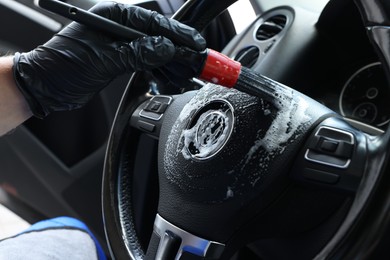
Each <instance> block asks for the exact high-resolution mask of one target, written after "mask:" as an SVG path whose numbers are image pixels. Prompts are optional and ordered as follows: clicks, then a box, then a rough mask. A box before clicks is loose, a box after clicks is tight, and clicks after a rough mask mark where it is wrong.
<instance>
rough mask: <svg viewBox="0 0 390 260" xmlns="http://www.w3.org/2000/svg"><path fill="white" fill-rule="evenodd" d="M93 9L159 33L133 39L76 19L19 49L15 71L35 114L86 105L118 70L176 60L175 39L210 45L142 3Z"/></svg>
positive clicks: (103, 4) (193, 46)
mask: <svg viewBox="0 0 390 260" xmlns="http://www.w3.org/2000/svg"><path fill="white" fill-rule="evenodd" d="M90 11H92V12H94V13H96V14H98V15H101V16H104V17H107V18H109V19H111V20H114V21H116V22H118V23H120V24H123V25H125V26H128V27H131V28H134V29H136V30H139V31H141V32H144V33H145V34H147V35H154V37H151V36H147V37H144V38H141V39H137V40H134V41H132V42H130V43H128V42H124V41H123V40H121V39H115V38H113V37H112V36H109V35H106V34H104V33H101V32H98V31H95V30H93V29H91V28H87V27H86V26H84V25H81V24H79V23H76V22H73V23H71V24H69V25H68V26H66V27H65V28H64V29H63V30H61V31H60V32H59V33H58V34H56V35H55V36H53V38H52V39H50V40H49V41H48V42H46V43H45V44H44V45H42V46H39V47H37V48H36V49H34V50H32V51H30V52H27V53H16V54H15V58H14V77H15V80H16V83H17V85H18V87H19V89H20V90H21V91H22V93H23V94H24V96H25V98H26V100H27V102H28V103H29V106H30V108H31V110H32V112H33V114H34V115H35V116H37V117H40V118H43V117H45V116H47V115H48V114H49V113H50V112H52V111H61V110H72V109H76V108H79V107H82V106H83V105H84V104H85V103H86V102H88V101H89V100H90V99H91V98H92V96H93V95H94V94H95V93H97V92H99V91H100V90H101V89H102V88H104V87H105V86H107V85H108V84H109V83H110V82H111V81H112V80H113V79H114V78H115V77H116V76H118V75H121V74H123V73H126V72H127V73H131V72H134V71H140V70H152V69H154V68H157V67H160V66H162V65H164V64H166V63H168V62H169V61H171V60H172V58H173V56H174V54H175V46H174V45H178V46H187V47H189V48H191V49H194V50H197V51H201V50H203V49H204V48H205V47H206V42H205V40H204V39H203V37H202V36H201V35H200V34H199V33H198V32H197V31H196V30H195V29H193V28H191V27H189V26H186V25H184V24H181V23H179V22H177V21H175V20H171V19H168V18H166V17H164V16H162V15H160V14H158V13H156V12H152V11H149V10H146V9H143V8H140V7H136V6H130V5H124V4H119V3H114V2H101V3H99V4H97V5H95V6H94V7H92V8H91V10H90Z"/></svg>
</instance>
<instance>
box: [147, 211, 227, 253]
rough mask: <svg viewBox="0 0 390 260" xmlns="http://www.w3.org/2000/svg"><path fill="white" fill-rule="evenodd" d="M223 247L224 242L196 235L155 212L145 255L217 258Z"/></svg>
mask: <svg viewBox="0 0 390 260" xmlns="http://www.w3.org/2000/svg"><path fill="white" fill-rule="evenodd" d="M224 248H225V245H224V244H221V243H218V242H215V241H210V240H207V239H204V238H201V237H198V236H196V235H194V234H192V233H190V232H187V231H185V230H183V229H181V228H179V227H177V226H175V225H174V224H172V223H170V222H169V221H167V220H165V219H164V218H163V217H161V216H160V215H159V214H157V215H156V219H155V222H154V232H153V234H152V238H151V242H150V243H149V248H148V251H147V254H146V257H147V258H148V259H187V258H190V259H204V258H207V259H218V258H219V257H220V256H221V254H222V252H223V250H224Z"/></svg>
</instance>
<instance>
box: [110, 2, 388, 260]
mask: <svg viewBox="0 0 390 260" xmlns="http://www.w3.org/2000/svg"><path fill="white" fill-rule="evenodd" d="M197 2H198V3H197ZM218 2H222V1H218ZM233 2H235V1H229V3H224V4H220V5H218V6H215V1H188V2H187V3H186V5H185V6H183V8H182V9H181V10H180V11H179V12H178V13H177V14H176V15H175V18H176V19H178V20H180V21H184V22H186V23H188V24H190V25H191V26H193V27H195V28H197V29H198V30H202V29H203V28H204V27H205V25H206V24H207V23H208V22H209V21H210V20H211V18H212V17H215V16H216V14H219V13H220V12H221V11H223V10H224V9H226V7H227V5H230V4H231V3H233ZM357 2H358V3H357V4H358V6H359V9H360V11H361V12H362V14H363V17H364V20H365V23H366V26H369V27H370V28H371V30H370V31H369V34H370V38H371V39H372V41H373V43H374V45H375V48H376V49H377V50H379V51H380V52H379V56H380V58H381V59H382V61H383V64H385V69H386V71H387V72H389V64H390V58H389V57H390V55H389V51H388V50H390V48H389V46H388V43H386V41H384V39H386V37H387V34H386V31H383V28H381V27H380V26H381V25H388V23H387V22H386V21H388V17H377V16H376V15H373V13H375V12H373V11H372V10H374V11H375V10H377V8H378V5H379V7H381V8H383V6H380V5H381V4H382V5H383V3H380V1H377V2H376V3H370V4H367V3H366V2H369V1H357ZM374 4H376V5H374ZM225 5H226V6H225ZM203 8H205V9H203ZM198 9H203V10H208V12H203V13H202V12H198V11H197V10H198ZM382 15H384V16H386V13H384V14H382ZM200 18H202V19H200ZM205 21H206V22H205ZM378 21H379V22H378ZM373 26H377V27H375V28H374V30H372V29H373ZM386 44H387V45H386ZM143 78H144V75H143V74H142V73H136V74H134V75H133V77H132V79H131V80H130V82H129V86H128V88H127V89H126V91H125V93H124V96H123V98H122V101H121V104H120V107H119V109H118V112H117V115H116V119H115V121H114V124H113V127H112V132H111V134H110V140H109V143H108V148H107V155H106V160H105V170H104V180H103V213H104V222H105V227H106V234H107V238H108V241H109V245H110V249H111V253H112V255H113V256H114V257H115V258H119V259H122V258H129V257H130V258H134V259H138V258H143V257H144V255H145V254H144V253H145V252H144V250H143V249H142V247H141V245H140V243H139V238H138V237H137V232H136V228H135V226H134V221H133V220H132V219H131V217H132V212H131V207H132V206H131V197H129V196H130V195H129V194H128V193H127V191H123V190H118V187H117V181H118V169H119V168H121V167H123V166H121V165H123V159H124V158H125V157H127V154H126V153H124V152H123V151H124V149H125V148H126V147H125V144H126V146H128V145H132V144H135V143H136V142H137V138H138V137H139V134H138V132H137V130H136V129H133V128H132V127H131V126H129V119H130V117H131V115H132V114H133V111H134V110H135V109H136V108H137V107H138V106H139V104H140V103H141V102H142V101H143V100H146V99H147V98H148V96H147V94H146V93H147V91H148V89H149V86H147V85H146V84H143V85H142V84H140V82H142V80H143ZM134 85H136V87H134ZM389 136H390V131H389V130H387V131H386V133H385V134H384V135H382V136H381V137H376V138H373V140H371V141H370V142H369V144H368V146H370V147H369V149H371V150H370V151H371V152H370V156H371V157H370V158H369V159H370V160H371V165H378V166H382V167H380V169H378V168H374V167H372V169H371V170H370V171H367V172H366V176H369V178H366V179H364V180H362V182H363V183H364V185H362V186H361V187H360V188H359V189H360V190H359V191H358V193H357V194H359V199H360V201H359V202H356V201H358V200H355V204H353V205H352V211H351V213H350V214H354V215H353V217H352V218H348V219H352V220H353V221H349V222H348V221H347V222H343V224H342V226H341V228H340V229H339V231H338V232H336V234H335V235H334V236H333V238H332V240H331V241H330V242H329V243H328V244H327V245H326V246H325V247H324V248H323V250H322V251H321V252H319V254H318V255H317V258H319V259H321V258H326V257H329V256H334V257H336V256H341V255H343V256H346V255H349V256H354V257H356V256H358V255H360V254H361V250H362V247H365V248H367V249H368V248H369V245H370V243H373V242H375V241H378V239H379V237H381V236H377V237H373V236H369V237H368V238H367V236H356V234H362V233H364V234H367V230H365V227H364V224H363V223H367V221H368V220H371V221H372V220H373V219H375V222H372V223H377V225H376V226H375V227H374V228H375V230H376V231H378V232H379V233H381V231H383V230H384V228H381V227H380V225H381V224H385V223H386V224H387V223H388V218H389V217H388V216H387V215H386V214H385V215H384V214H382V212H388V209H389V205H388V203H385V201H383V200H384V199H383V198H384V195H386V194H388V191H386V189H385V187H384V184H383V180H381V182H378V180H379V179H384V178H386V177H385V176H384V175H383V172H384V170H385V166H384V164H385V161H386V159H387V157H388V153H387V152H386V151H385V147H386V145H387V144H389ZM374 162H375V163H374ZM121 171H123V169H121ZM367 173H369V175H367ZM123 175H126V173H124V172H121V176H123ZM130 182H131V180H130ZM376 185H380V186H379V187H376V188H375V189H374V188H373V187H374V186H376ZM120 188H123V187H120ZM373 191H375V192H373ZM117 194H119V197H120V196H121V194H122V195H123V196H124V197H123V198H122V199H123V201H126V202H127V203H128V204H127V205H125V206H123V205H122V206H121V207H120V209H118V197H117V196H116V195H117ZM374 198H377V199H380V200H381V201H383V203H382V204H381V207H380V209H376V210H372V211H371V213H370V212H369V211H367V210H365V211H363V210H362V208H363V207H366V206H367V203H366V202H367V201H369V200H372V199H374ZM123 210H124V211H123ZM355 210H356V211H357V212H358V213H359V214H358V213H356V212H354V211H355ZM381 210H382V211H381ZM386 210H387V211H386ZM129 211H130V212H129ZM374 212H375V213H381V214H377V215H374ZM129 218H130V219H129ZM352 226H354V228H353V229H352ZM370 228H373V227H372V226H370ZM370 234H372V233H370ZM351 237H354V240H355V241H356V238H357V237H359V238H360V239H358V240H359V243H352V239H351ZM363 237H365V239H363ZM347 238H349V239H347Z"/></svg>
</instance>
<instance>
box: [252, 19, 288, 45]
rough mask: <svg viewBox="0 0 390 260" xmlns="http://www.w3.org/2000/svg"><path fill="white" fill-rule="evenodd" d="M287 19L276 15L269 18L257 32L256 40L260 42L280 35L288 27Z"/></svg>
mask: <svg viewBox="0 0 390 260" xmlns="http://www.w3.org/2000/svg"><path fill="white" fill-rule="evenodd" d="M286 21H287V17H286V16H285V15H281V14H280V15H275V16H272V17H270V18H268V19H267V20H266V21H265V22H264V23H263V24H262V25H260V27H259V29H257V32H256V38H257V39H258V40H259V41H265V40H268V39H270V38H272V37H274V36H275V35H277V34H278V33H280V32H281V31H282V30H283V28H284V26H285V25H286Z"/></svg>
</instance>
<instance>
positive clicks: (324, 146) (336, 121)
mask: <svg viewBox="0 0 390 260" xmlns="http://www.w3.org/2000/svg"><path fill="white" fill-rule="evenodd" d="M366 161H367V136H366V135H365V134H364V133H363V132H361V131H359V130H357V129H355V128H353V127H352V126H350V125H349V124H348V123H346V122H345V121H344V120H342V119H341V118H328V119H326V120H325V121H323V122H321V123H320V124H319V125H318V126H317V127H316V128H315V129H314V130H313V132H312V134H311V135H310V136H309V137H308V138H307V140H306V142H305V144H304V146H303V147H302V149H301V151H300V153H299V155H298V159H297V160H296V163H295V165H294V167H293V170H292V174H291V175H292V177H293V178H294V179H295V180H298V181H300V182H303V183H305V184H314V185H321V186H323V187H328V188H331V189H338V190H341V191H347V192H352V193H354V192H355V191H356V190H357V188H358V186H359V184H360V180H361V178H362V175H363V173H364V171H365V164H366Z"/></svg>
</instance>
